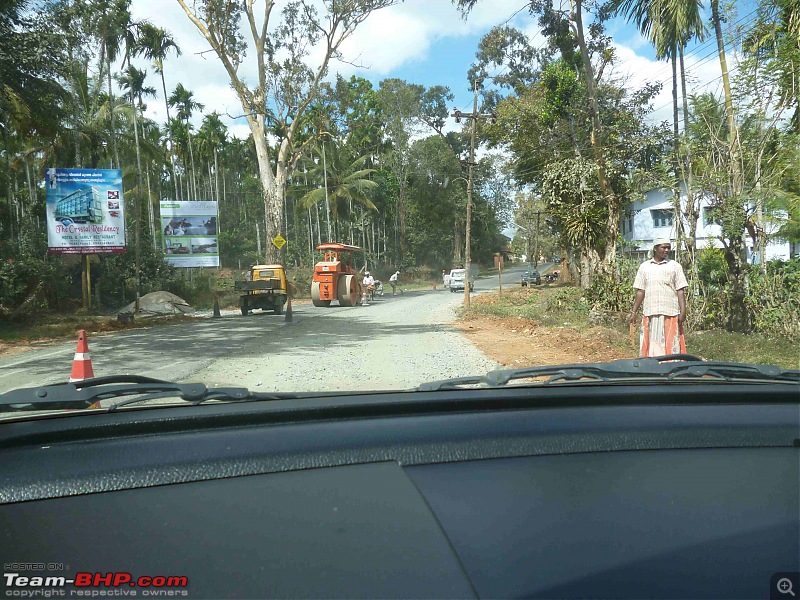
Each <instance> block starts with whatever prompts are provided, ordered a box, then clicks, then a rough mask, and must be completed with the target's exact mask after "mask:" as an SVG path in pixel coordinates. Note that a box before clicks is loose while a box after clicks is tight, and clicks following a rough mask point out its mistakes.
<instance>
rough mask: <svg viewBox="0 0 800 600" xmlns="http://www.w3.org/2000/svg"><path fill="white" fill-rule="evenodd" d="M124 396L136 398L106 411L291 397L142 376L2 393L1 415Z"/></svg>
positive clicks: (86, 405) (85, 405)
mask: <svg viewBox="0 0 800 600" xmlns="http://www.w3.org/2000/svg"><path fill="white" fill-rule="evenodd" d="M124 396H135V397H134V398H129V399H127V400H122V401H120V402H117V403H115V404H113V405H111V406H109V407H103V408H106V409H107V410H109V411H113V410H115V409H117V408H120V407H122V406H126V405H128V404H135V403H139V402H144V401H146V400H150V399H154V398H166V397H171V398H179V399H181V400H184V401H186V402H189V403H192V404H201V403H202V402H206V401H207V400H224V401H231V402H236V401H245V400H280V399H284V398H290V397H292V395H290V394H286V395H284V394H265V393H260V392H251V391H250V390H248V389H247V388H207V387H206V386H205V385H204V384H202V383H175V382H171V381H163V380H160V379H152V378H150V377H141V376H139V375H120V376H112V377H98V378H95V379H87V380H84V381H77V382H72V383H57V384H52V385H45V386H39V387H33V388H23V389H19V390H13V391H10V392H6V393H4V394H0V412H17V411H31V410H35V411H44V410H63V409H80V408H89V407H91V406H92V405H93V404H95V403H97V402H99V401H101V400H108V399H110V398H121V397H124Z"/></svg>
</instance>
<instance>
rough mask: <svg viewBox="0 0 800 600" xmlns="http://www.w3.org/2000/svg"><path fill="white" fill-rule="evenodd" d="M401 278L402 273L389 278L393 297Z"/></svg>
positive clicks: (396, 273) (398, 272)
mask: <svg viewBox="0 0 800 600" xmlns="http://www.w3.org/2000/svg"><path fill="white" fill-rule="evenodd" d="M399 276H400V271H395V272H394V273H393V274H392V276H391V277H389V285H391V286H392V296H394V293H395V292H396V291H397V278H398V277H399Z"/></svg>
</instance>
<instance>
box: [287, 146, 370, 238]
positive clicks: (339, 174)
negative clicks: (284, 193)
mask: <svg viewBox="0 0 800 600" xmlns="http://www.w3.org/2000/svg"><path fill="white" fill-rule="evenodd" d="M315 154H316V155H317V158H318V160H317V161H315V162H314V163H313V164H312V165H311V168H310V169H309V170H308V177H309V179H310V180H311V181H317V182H318V184H319V185H320V186H321V187H319V188H317V189H314V190H311V191H310V192H308V193H306V194H305V195H304V196H303V197H302V198H300V200H299V201H298V203H297V206H298V208H301V209H303V210H305V209H307V208H311V207H312V206H315V205H316V204H318V203H319V202H324V201H325V199H326V195H327V197H328V201H329V202H330V208H331V214H332V215H333V219H334V222H335V221H337V220H338V219H339V214H340V212H341V208H340V205H341V206H343V207H347V209H346V210H349V208H350V206H351V204H352V203H353V202H355V203H357V204H360V205H362V206H364V207H365V208H367V209H369V210H375V211H377V210H378V209H377V207H376V206H375V204H373V202H372V200H371V199H370V194H371V192H372V191H373V190H375V189H377V187H378V184H377V183H375V182H374V181H371V180H369V179H367V177H368V176H369V175H370V174H372V173H374V172H375V169H367V168H364V165H365V163H366V161H367V159H368V158H369V157H368V156H359V157H357V158H355V159H354V158H353V157H352V156H350V155H348V153H347V151H346V150H345V149H343V148H340V147H339V146H338V145H337V144H335V143H332V142H331V143H328V144H326V145H325V156H324V159H325V161H324V164H323V155H322V148H321V146H320V147H318V148H316V149H315ZM326 176H327V177H326Z"/></svg>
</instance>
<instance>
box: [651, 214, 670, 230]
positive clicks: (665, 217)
mask: <svg viewBox="0 0 800 600" xmlns="http://www.w3.org/2000/svg"><path fill="white" fill-rule="evenodd" d="M650 213H651V214H652V216H653V227H672V218H673V214H672V211H671V210H652V211H650Z"/></svg>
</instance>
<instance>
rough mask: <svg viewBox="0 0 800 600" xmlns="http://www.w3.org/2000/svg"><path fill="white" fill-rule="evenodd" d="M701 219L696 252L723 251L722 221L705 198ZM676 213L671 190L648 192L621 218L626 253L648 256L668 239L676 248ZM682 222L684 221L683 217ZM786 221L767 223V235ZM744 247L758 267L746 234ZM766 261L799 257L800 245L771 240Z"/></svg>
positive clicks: (778, 218) (778, 217) (683, 203)
mask: <svg viewBox="0 0 800 600" xmlns="http://www.w3.org/2000/svg"><path fill="white" fill-rule="evenodd" d="M700 205H701V206H700V216H699V219H698V223H697V248H698V249H702V248H708V247H713V248H722V247H723V244H722V240H721V234H722V231H721V227H720V225H719V218H718V217H717V218H715V215H714V209H713V208H712V207H711V201H710V198H704V199H703V200H702V201H701V203H700ZM681 207H682V210H683V209H685V207H686V196H685V195H683V194H682V195H681ZM674 218H675V210H674V208H673V206H672V191H671V190H668V189H652V190H649V191H647V192H645V197H644V198H643V199H642V200H637V201H636V202H634V203H633V204H632V205H631V207H630V208H629V209H628V210H627V212H626V213H625V214H623V215H622V220H621V222H620V231H621V233H622V237H623V239H624V240H625V241H626V242H627V243H626V244H625V246H626V250H625V252H626V253H629V252H632V253H634V254H636V255H641V256H643V255H645V254H648V253H649V252H650V250H651V249H652V247H653V241H654V240H656V239H658V238H669V239H670V240H672V242H673V246H674V244H675V239H676V238H677V236H676V235H675V231H676V230H675V223H674ZM682 218H683V217H682ZM785 219H786V214H785V213H783V214H779V213H778V214H775V215H773V216H772V217H771V218H770V219H769V220H768V221H766V220H765V223H766V229H767V234H768V235H770V236H771V235H772V234H774V233H775V232H776V231H778V229H780V227H781V225H782V224H783V222H784V221H785ZM684 231H685V232H687V233H688V231H689V226H688V223H687V222H686V221H685V219H684ZM744 241H745V245H746V246H747V256H748V259H749V260H750V262H752V263H755V262H757V260H758V257H757V256H756V255H755V254H754V252H753V239H752V238H751V237H750V235H749V234H748V233H747V232H745V236H744ZM766 254H767V260H775V259H781V260H788V259H789V258H791V257H795V256H798V255H800V244H791V243H789V242H784V241H780V240H776V239H770V241H769V243H768V244H767V248H766Z"/></svg>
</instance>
